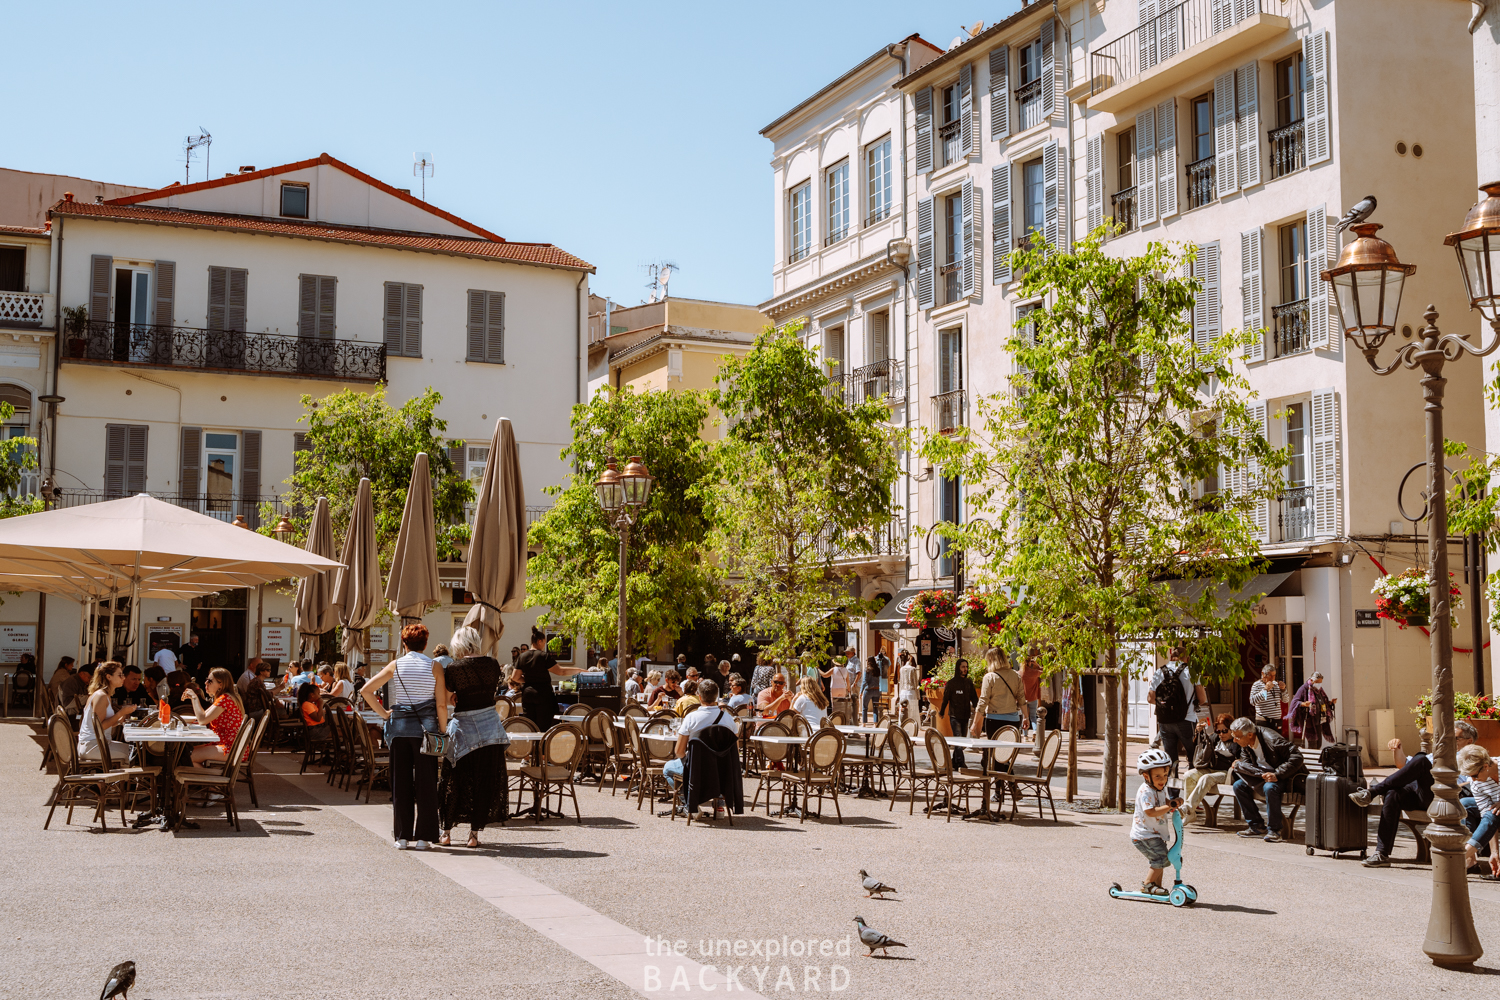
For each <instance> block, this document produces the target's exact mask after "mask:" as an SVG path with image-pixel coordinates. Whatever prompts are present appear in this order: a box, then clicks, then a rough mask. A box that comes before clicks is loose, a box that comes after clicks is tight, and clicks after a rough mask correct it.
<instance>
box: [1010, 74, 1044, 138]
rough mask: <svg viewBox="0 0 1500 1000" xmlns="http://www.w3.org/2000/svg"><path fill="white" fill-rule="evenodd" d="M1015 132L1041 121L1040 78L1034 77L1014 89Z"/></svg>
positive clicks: (1024, 129) (1022, 130)
mask: <svg viewBox="0 0 1500 1000" xmlns="http://www.w3.org/2000/svg"><path fill="white" fill-rule="evenodd" d="M1015 95H1016V124H1017V126H1018V127H1017V129H1016V131H1017V132H1024V131H1026V130H1027V129H1029V128H1031V127H1032V126H1033V125H1040V124H1041V123H1042V80H1041V77H1038V78H1036V79H1035V80H1032V81H1030V82H1028V83H1023V84H1021V85H1020V86H1019V87H1017V88H1016V90H1015Z"/></svg>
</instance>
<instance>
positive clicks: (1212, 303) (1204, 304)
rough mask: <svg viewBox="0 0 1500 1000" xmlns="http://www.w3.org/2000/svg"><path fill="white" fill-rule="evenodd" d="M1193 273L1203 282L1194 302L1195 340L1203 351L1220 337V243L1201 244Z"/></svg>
mask: <svg viewBox="0 0 1500 1000" xmlns="http://www.w3.org/2000/svg"><path fill="white" fill-rule="evenodd" d="M1193 274H1194V275H1195V276H1196V277H1197V278H1198V280H1199V281H1201V282H1202V283H1203V290H1202V291H1201V292H1199V293H1198V298H1197V300H1196V301H1195V302H1194V304H1193V340H1194V342H1195V343H1196V344H1197V346H1198V350H1199V351H1200V352H1201V351H1206V350H1208V346H1209V345H1210V344H1212V343H1213V342H1214V341H1216V340H1218V339H1219V312H1220V302H1219V244H1217V243H1202V244H1199V246H1198V256H1197V259H1196V260H1195V261H1194V262H1193Z"/></svg>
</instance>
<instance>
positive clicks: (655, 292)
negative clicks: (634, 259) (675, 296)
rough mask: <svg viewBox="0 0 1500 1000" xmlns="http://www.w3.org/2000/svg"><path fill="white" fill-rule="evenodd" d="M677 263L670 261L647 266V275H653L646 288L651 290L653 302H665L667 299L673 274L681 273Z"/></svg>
mask: <svg viewBox="0 0 1500 1000" xmlns="http://www.w3.org/2000/svg"><path fill="white" fill-rule="evenodd" d="M679 270H681V268H679V267H678V266H677V265H676V264H675V263H673V262H672V261H670V260H663V261H659V262H657V263H655V264H647V265H646V273H647V274H649V275H651V280H650V281H649V282H648V283H647V284H646V287H647V288H649V289H651V301H652V302H658V301H665V300H666V298H667V282H668V281H670V280H671V279H672V272H673V271H679Z"/></svg>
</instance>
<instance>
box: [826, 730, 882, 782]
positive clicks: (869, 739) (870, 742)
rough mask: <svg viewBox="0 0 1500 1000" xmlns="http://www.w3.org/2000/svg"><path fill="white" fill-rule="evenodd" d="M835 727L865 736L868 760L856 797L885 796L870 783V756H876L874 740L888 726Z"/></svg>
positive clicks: (844, 731) (861, 774)
mask: <svg viewBox="0 0 1500 1000" xmlns="http://www.w3.org/2000/svg"><path fill="white" fill-rule="evenodd" d="M833 728H834V729H837V730H838V731H839V732H841V733H843V734H844V735H845V736H863V737H864V738H865V757H866V762H865V766H864V767H863V768H862V769H861V770H860V778H859V792H858V793H857V794H856V795H855V798H860V799H877V798H884V797H885V796H884V795H882V794H881V793H880V792H877V791H876V790H875V789H874V787H873V786H872V785H871V784H870V763H869V758H872V757H873V756H874V740H875V737H876V736H877V735H878V734H880V733H883V732H885V731H886V727H885V726H834V727H833Z"/></svg>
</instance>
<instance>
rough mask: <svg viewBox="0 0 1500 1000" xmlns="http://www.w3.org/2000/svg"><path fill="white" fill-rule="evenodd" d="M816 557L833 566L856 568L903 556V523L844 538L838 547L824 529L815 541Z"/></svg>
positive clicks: (896, 521)
mask: <svg viewBox="0 0 1500 1000" xmlns="http://www.w3.org/2000/svg"><path fill="white" fill-rule="evenodd" d="M817 550H818V554H819V555H821V556H823V558H824V559H826V560H828V561H829V562H832V563H839V564H843V565H855V564H859V563H873V562H879V561H881V560H882V559H893V558H898V557H904V556H905V555H906V522H905V521H903V520H901V519H900V518H897V519H895V520H893V521H891V522H890V523H889V524H887V525H885V526H884V527H880V528H874V529H870V530H867V531H859V532H854V533H852V534H849V535H845V536H844V537H843V538H842V539H840V540H839V541H838V542H837V543H835V542H834V540H833V532H832V531H831V530H830V529H827V528H825V529H824V530H823V531H822V532H821V533H820V534H819V535H818V541H817Z"/></svg>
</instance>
